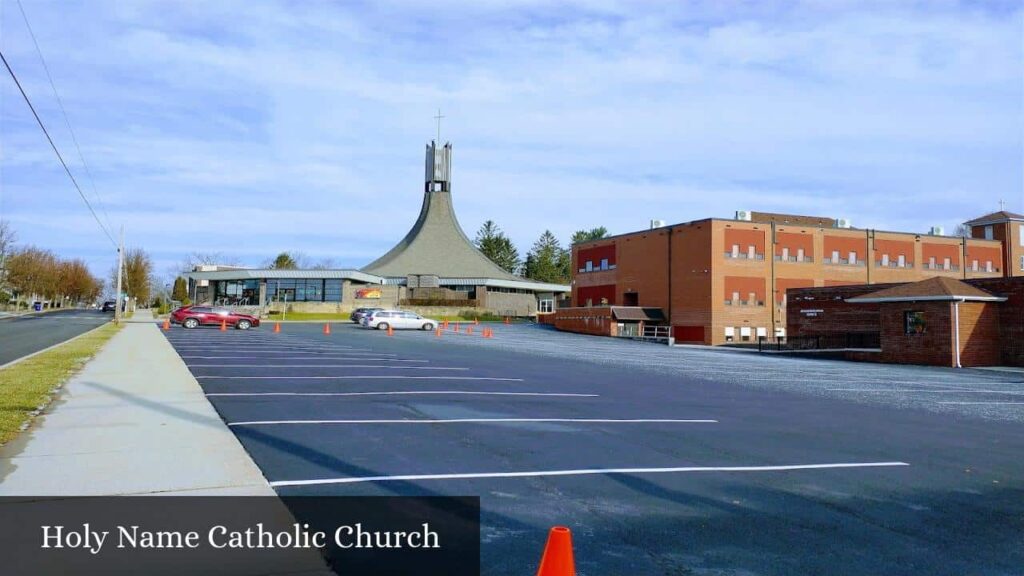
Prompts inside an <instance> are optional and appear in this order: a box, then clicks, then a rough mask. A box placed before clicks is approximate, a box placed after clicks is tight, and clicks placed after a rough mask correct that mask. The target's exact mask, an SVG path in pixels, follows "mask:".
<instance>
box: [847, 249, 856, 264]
mask: <svg viewBox="0 0 1024 576" xmlns="http://www.w3.org/2000/svg"><path fill="white" fill-rule="evenodd" d="M848 256H849V257H850V259H849V260H848V262H849V263H850V264H856V263H857V253H856V252H850V253H849V254H848Z"/></svg>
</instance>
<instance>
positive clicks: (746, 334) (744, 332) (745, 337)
mask: <svg viewBox="0 0 1024 576" xmlns="http://www.w3.org/2000/svg"><path fill="white" fill-rule="evenodd" d="M740 340H742V341H744V342H750V326H743V327H741V328H740Z"/></svg>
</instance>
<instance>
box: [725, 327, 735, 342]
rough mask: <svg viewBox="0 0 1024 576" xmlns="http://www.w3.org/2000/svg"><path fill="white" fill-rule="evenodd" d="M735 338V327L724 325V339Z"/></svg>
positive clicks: (727, 340) (728, 340)
mask: <svg viewBox="0 0 1024 576" xmlns="http://www.w3.org/2000/svg"><path fill="white" fill-rule="evenodd" d="M735 338H736V329H735V328H733V327H732V326H726V327H725V341H726V342H732V341H733V340H734V339H735Z"/></svg>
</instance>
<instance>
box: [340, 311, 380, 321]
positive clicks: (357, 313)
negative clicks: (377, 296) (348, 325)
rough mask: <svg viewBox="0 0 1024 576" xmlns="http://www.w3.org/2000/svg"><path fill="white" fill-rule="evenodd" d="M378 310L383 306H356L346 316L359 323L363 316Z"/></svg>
mask: <svg viewBox="0 0 1024 576" xmlns="http://www.w3.org/2000/svg"><path fill="white" fill-rule="evenodd" d="M379 310H383V308H356V309H355V310H353V311H352V314H351V315H350V316H349V317H348V318H349V320H351V321H353V322H355V323H356V324H361V323H362V321H363V318H365V317H366V316H367V315H369V314H372V313H374V312H377V311H379Z"/></svg>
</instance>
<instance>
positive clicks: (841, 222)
mask: <svg viewBox="0 0 1024 576" xmlns="http://www.w3.org/2000/svg"><path fill="white" fill-rule="evenodd" d="M852 227H853V223H852V222H850V219H849V218H836V228H852Z"/></svg>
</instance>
